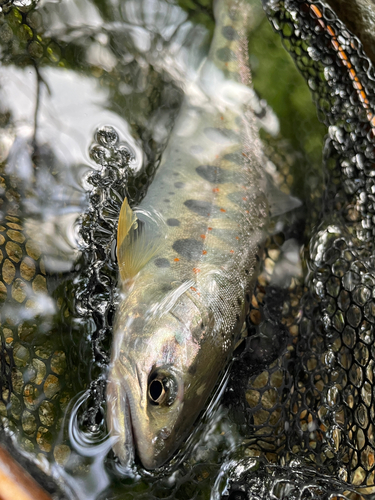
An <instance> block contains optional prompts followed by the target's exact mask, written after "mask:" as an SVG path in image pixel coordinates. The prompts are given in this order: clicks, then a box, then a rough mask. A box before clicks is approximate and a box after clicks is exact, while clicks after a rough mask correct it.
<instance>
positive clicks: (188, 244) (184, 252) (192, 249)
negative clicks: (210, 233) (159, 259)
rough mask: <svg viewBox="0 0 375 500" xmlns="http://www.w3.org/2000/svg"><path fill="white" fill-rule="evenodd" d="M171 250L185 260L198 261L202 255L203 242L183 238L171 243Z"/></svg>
mask: <svg viewBox="0 0 375 500" xmlns="http://www.w3.org/2000/svg"><path fill="white" fill-rule="evenodd" d="M172 248H173V250H174V251H175V252H177V253H178V254H180V255H181V256H182V257H185V259H187V260H196V259H199V258H200V257H201V255H202V249H203V242H201V241H198V240H193V239H192V238H184V239H182V240H177V241H175V242H174V243H173V245H172Z"/></svg>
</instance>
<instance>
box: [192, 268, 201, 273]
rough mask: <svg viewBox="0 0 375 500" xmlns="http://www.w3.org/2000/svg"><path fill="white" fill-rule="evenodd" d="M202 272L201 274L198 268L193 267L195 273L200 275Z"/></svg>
mask: <svg viewBox="0 0 375 500" xmlns="http://www.w3.org/2000/svg"><path fill="white" fill-rule="evenodd" d="M200 272H201V270H200V269H198V268H197V267H193V273H195V274H198V273H200Z"/></svg>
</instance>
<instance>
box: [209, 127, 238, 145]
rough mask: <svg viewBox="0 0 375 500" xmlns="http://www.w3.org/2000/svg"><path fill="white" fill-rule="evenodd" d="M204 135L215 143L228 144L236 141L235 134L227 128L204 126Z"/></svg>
mask: <svg viewBox="0 0 375 500" xmlns="http://www.w3.org/2000/svg"><path fill="white" fill-rule="evenodd" d="M204 133H205V135H206V136H207V137H208V138H209V139H210V140H211V141H213V142H215V143H216V144H223V143H224V144H230V143H232V142H235V141H238V137H237V134H236V133H235V132H234V131H233V130H230V129H229V128H215V127H206V128H205V129H204Z"/></svg>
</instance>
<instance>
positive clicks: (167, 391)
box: [148, 370, 177, 406]
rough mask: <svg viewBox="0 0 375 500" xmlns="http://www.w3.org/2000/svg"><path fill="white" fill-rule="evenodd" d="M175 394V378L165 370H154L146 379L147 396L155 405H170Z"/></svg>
mask: <svg viewBox="0 0 375 500" xmlns="http://www.w3.org/2000/svg"><path fill="white" fill-rule="evenodd" d="M176 396H177V382H176V379H175V378H174V377H173V375H171V374H170V373H169V372H167V371H166V370H155V371H153V372H152V373H151V375H150V377H149V379H148V398H149V400H150V402H151V403H152V404H153V405H155V406H170V405H171V404H172V403H173V402H174V400H175V399H176Z"/></svg>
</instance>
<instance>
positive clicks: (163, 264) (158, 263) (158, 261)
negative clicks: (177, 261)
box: [154, 258, 170, 267]
mask: <svg viewBox="0 0 375 500" xmlns="http://www.w3.org/2000/svg"><path fill="white" fill-rule="evenodd" d="M154 264H155V266H156V267H170V264H169V260H168V259H164V258H160V259H155V260H154Z"/></svg>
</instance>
